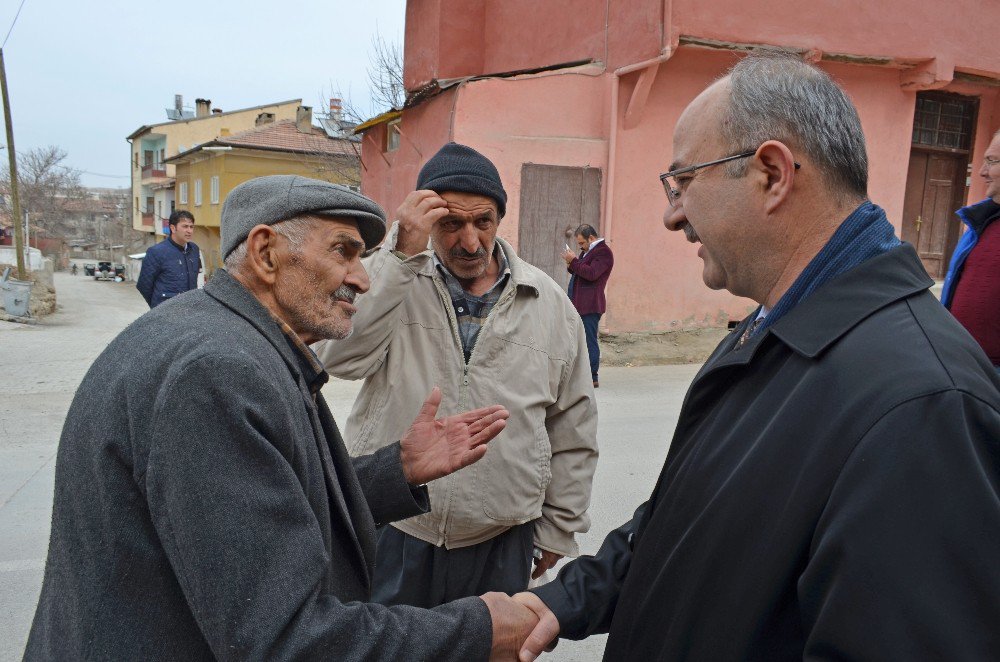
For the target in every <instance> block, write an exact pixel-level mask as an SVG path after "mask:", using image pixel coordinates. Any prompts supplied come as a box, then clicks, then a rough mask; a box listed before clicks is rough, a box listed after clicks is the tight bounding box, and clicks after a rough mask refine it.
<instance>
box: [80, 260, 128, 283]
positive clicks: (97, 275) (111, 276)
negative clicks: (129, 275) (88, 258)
mask: <svg viewBox="0 0 1000 662" xmlns="http://www.w3.org/2000/svg"><path fill="white" fill-rule="evenodd" d="M84 269H86V267H84ZM94 280H125V266H124V265H121V264H111V263H110V262H98V263H97V269H96V271H95V272H94Z"/></svg>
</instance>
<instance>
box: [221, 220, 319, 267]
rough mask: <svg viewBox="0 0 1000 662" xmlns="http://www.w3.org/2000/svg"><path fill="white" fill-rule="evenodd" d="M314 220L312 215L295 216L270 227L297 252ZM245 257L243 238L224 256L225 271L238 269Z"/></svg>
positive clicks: (245, 245) (245, 250)
mask: <svg viewBox="0 0 1000 662" xmlns="http://www.w3.org/2000/svg"><path fill="white" fill-rule="evenodd" d="M315 222H316V219H315V218H313V217H312V216H297V217H295V218H289V219H288V220H285V221H278V222H277V223H272V224H271V227H272V228H274V231H275V232H277V233H278V234H280V235H281V236H282V237H284V238H285V239H287V240H288V244H289V246H291V248H292V251H293V252H296V253H297V252H299V251H300V250H302V244H303V243H305V240H306V237H308V236H309V232H310V231H311V230H312V229H313V227H314V223H315ZM246 259H247V240H246V239H244V240H243V241H242V242H240V244H239V246H237V247H236V248H234V249H233V252H232V253H230V254H229V255H227V256H226V259H225V261H224V263H225V265H226V271H228V272H229V273H235V272H236V271H239V269H240V267H241V266H243V262H244V261H245V260H246Z"/></svg>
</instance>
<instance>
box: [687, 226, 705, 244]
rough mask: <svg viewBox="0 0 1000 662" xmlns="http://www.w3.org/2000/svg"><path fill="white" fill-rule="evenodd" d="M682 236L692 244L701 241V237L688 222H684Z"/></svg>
mask: <svg viewBox="0 0 1000 662" xmlns="http://www.w3.org/2000/svg"><path fill="white" fill-rule="evenodd" d="M684 237H685V238H686V239H687V240H688V241H690V242H691V243H692V244H693V243H695V242H698V241H701V239H700V238H699V237H698V233H697V232H695V231H694V228H693V227H691V224H690V223H685V224H684Z"/></svg>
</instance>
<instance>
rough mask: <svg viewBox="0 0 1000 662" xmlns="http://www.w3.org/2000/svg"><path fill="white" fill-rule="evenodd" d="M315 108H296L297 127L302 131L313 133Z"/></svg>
mask: <svg viewBox="0 0 1000 662" xmlns="http://www.w3.org/2000/svg"><path fill="white" fill-rule="evenodd" d="M312 124H313V109H312V106H299V107H298V108H296V109H295V128H296V129H298V130H299V132H300V133H312Z"/></svg>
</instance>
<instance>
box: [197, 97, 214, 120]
mask: <svg viewBox="0 0 1000 662" xmlns="http://www.w3.org/2000/svg"><path fill="white" fill-rule="evenodd" d="M211 106H212V100H211V99H195V100H194V116H195V117H208V109H209V108H211Z"/></svg>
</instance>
